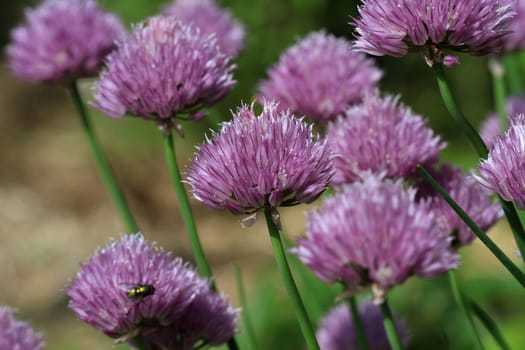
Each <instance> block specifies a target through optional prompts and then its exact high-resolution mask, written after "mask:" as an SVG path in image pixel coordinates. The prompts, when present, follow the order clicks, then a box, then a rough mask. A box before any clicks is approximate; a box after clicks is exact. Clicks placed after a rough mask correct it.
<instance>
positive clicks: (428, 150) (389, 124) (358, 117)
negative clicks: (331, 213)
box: [326, 93, 445, 184]
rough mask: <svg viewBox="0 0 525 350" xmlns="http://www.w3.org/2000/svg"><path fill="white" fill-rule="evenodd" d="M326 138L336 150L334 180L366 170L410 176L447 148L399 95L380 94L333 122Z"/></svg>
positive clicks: (349, 178)
mask: <svg viewBox="0 0 525 350" xmlns="http://www.w3.org/2000/svg"><path fill="white" fill-rule="evenodd" d="M326 139H327V141H328V145H329V147H330V148H331V149H332V151H333V152H334V161H333V164H334V167H335V175H334V179H333V182H334V183H335V184H343V183H350V182H353V181H357V180H359V179H360V178H361V176H362V174H363V173H366V172H373V173H383V172H384V173H385V174H386V176H388V177H406V176H408V175H410V174H412V173H414V172H416V170H417V169H416V166H417V164H433V163H434V162H435V161H436V160H437V157H438V154H439V152H440V151H441V150H442V149H443V148H444V147H445V142H443V141H442V140H441V138H440V137H439V136H437V135H435V134H434V132H433V131H432V129H431V128H430V127H429V126H428V125H427V122H426V121H425V119H423V117H421V116H419V115H417V114H415V113H414V112H412V110H411V109H410V108H408V107H406V106H404V105H402V104H400V103H399V96H392V95H386V96H385V97H381V96H379V95H378V94H377V93H376V94H369V95H366V96H365V97H364V100H363V102H362V103H361V104H359V105H356V106H353V107H350V108H349V109H348V110H347V111H346V112H345V114H344V115H343V116H340V117H339V118H337V119H336V120H335V121H334V122H331V123H330V124H328V127H327V131H326Z"/></svg>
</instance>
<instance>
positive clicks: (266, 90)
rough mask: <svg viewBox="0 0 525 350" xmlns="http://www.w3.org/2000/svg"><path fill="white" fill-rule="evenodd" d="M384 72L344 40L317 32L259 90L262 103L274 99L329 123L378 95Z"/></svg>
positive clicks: (289, 52) (285, 58) (288, 53)
mask: <svg viewBox="0 0 525 350" xmlns="http://www.w3.org/2000/svg"><path fill="white" fill-rule="evenodd" d="M382 75H383V73H382V72H381V70H379V69H378V68H376V67H375V66H374V62H373V61H372V60H371V59H368V58H366V57H365V56H364V55H363V54H361V53H357V52H354V51H353V50H352V48H351V44H350V43H349V42H348V41H346V40H345V39H339V38H336V37H335V36H333V35H330V34H327V33H326V32H324V31H319V32H314V33H311V34H310V35H308V36H307V37H306V38H304V39H302V40H301V41H299V42H298V43H297V44H295V45H294V46H292V47H290V48H289V49H288V50H286V51H285V52H284V53H283V54H282V56H281V58H280V60H279V62H278V63H277V64H276V65H274V66H273V67H272V68H270V70H269V72H268V76H269V78H268V80H266V81H264V82H262V83H261V84H260V86H259V100H263V99H274V100H276V101H279V106H280V108H283V109H291V110H292V111H294V112H296V113H299V114H301V115H306V116H308V117H310V118H312V119H313V120H316V121H318V122H321V123H326V122H328V121H329V120H330V119H334V118H335V117H336V116H338V115H339V114H341V113H343V112H344V111H345V110H346V108H347V107H348V106H349V105H351V104H355V103H358V102H360V101H361V99H362V98H363V95H364V94H365V93H367V92H370V91H372V90H374V89H375V88H376V87H377V82H378V81H379V79H380V78H381V76H382Z"/></svg>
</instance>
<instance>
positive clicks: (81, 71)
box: [7, 0, 124, 83]
mask: <svg viewBox="0 0 525 350" xmlns="http://www.w3.org/2000/svg"><path fill="white" fill-rule="evenodd" d="M25 16H26V23H24V24H22V25H20V26H18V27H16V28H15V29H13V30H12V31H11V43H10V44H9V46H8V47H7V59H8V63H9V66H10V67H11V69H12V70H13V72H14V74H15V75H17V76H18V77H19V78H22V79H25V80H31V81H38V82H46V83H69V82H71V81H73V80H75V79H78V78H82V77H89V76H95V75H97V74H98V71H99V69H100V67H101V66H102V64H103V58H104V57H105V56H106V55H107V54H108V53H109V52H110V51H111V50H113V48H114V46H115V44H114V42H115V40H116V39H117V38H119V37H120V36H122V35H123V34H124V27H123V26H122V24H121V22H120V20H119V19H118V18H117V17H116V16H114V15H113V14H110V13H106V12H103V11H102V10H101V9H100V8H99V7H98V6H97V4H96V3H95V1H92V0H47V1H45V2H43V3H42V4H41V5H39V6H38V7H36V8H34V9H29V10H27V11H26V13H25Z"/></svg>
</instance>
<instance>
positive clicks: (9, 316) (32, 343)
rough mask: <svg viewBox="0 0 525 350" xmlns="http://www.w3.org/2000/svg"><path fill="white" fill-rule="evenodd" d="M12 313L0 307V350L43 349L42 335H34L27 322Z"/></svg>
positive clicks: (6, 308) (5, 307)
mask: <svg viewBox="0 0 525 350" xmlns="http://www.w3.org/2000/svg"><path fill="white" fill-rule="evenodd" d="M13 314H14V311H13V310H12V309H11V308H9V307H7V306H0V349H6V350H8V349H9V350H40V349H42V348H43V347H44V341H43V340H42V335H41V334H40V333H36V332H35V331H34V330H33V329H32V328H31V326H30V325H29V324H28V323H27V322H22V321H19V320H17V319H15V317H14V315H13Z"/></svg>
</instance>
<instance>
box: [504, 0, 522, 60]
mask: <svg viewBox="0 0 525 350" xmlns="http://www.w3.org/2000/svg"><path fill="white" fill-rule="evenodd" d="M514 9H515V11H516V16H514V18H513V19H512V21H511V23H510V25H509V30H510V32H511V33H510V34H509V35H506V36H505V39H504V44H503V50H504V51H505V52H516V51H521V50H524V49H525V34H524V33H523V26H525V0H516V4H515V7H514Z"/></svg>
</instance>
